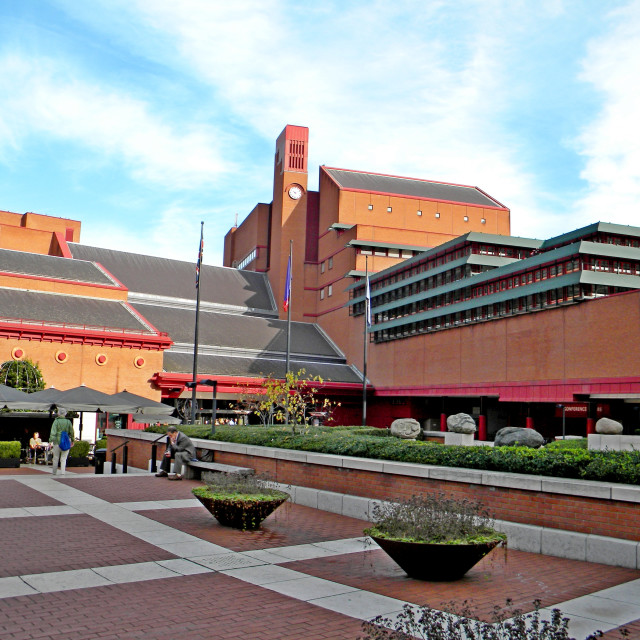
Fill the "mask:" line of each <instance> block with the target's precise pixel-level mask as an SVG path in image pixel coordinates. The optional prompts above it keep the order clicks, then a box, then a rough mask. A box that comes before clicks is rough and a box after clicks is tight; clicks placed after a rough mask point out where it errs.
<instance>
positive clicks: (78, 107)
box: [0, 54, 230, 188]
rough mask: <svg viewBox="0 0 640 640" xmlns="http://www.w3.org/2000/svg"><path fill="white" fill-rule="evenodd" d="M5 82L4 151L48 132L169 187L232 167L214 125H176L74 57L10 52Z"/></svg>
mask: <svg viewBox="0 0 640 640" xmlns="http://www.w3.org/2000/svg"><path fill="white" fill-rule="evenodd" d="M0 84H2V86H3V89H4V98H3V100H2V102H1V103H0V149H3V148H4V149H3V153H4V155H5V157H6V149H7V148H11V149H12V150H14V151H15V150H18V149H19V148H20V145H21V144H22V142H24V141H26V140H28V139H30V138H32V137H33V136H38V137H39V138H40V139H42V136H46V138H48V139H56V140H62V141H65V142H73V143H76V144H79V145H81V146H83V147H85V148H88V149H91V150H93V151H94V152H95V154H96V156H95V159H94V161H99V162H104V161H105V160H109V159H115V160H117V161H118V162H122V163H124V165H125V167H126V168H127V169H128V170H129V172H130V173H131V174H132V176H133V177H134V178H136V179H138V180H141V181H144V182H150V183H154V184H161V185H165V186H167V187H170V188H193V187H198V186H202V185H205V184H210V183H212V182H214V181H216V180H218V179H219V177H220V175H221V174H222V173H223V172H225V171H228V170H229V168H230V167H229V163H228V162H227V163H224V162H223V161H222V159H221V153H220V147H221V146H222V144H223V139H222V136H221V135H220V134H219V133H218V132H216V130H215V129H214V128H213V127H212V126H210V125H195V126H185V127H176V126H175V125H173V124H170V123H168V122H166V121H165V120H164V119H162V118H161V117H159V116H158V115H157V114H156V113H154V110H153V109H152V108H151V106H150V105H148V104H146V103H145V102H143V101H142V100H139V99H137V98H135V97H133V96H131V95H127V94H123V93H121V92H118V91H116V90H114V89H111V88H109V87H105V86H100V85H99V84H98V83H92V82H83V81H82V80H80V79H78V78H77V77H75V76H74V75H73V69H72V67H71V65H70V63H69V62H68V61H65V62H57V61H55V60H51V59H44V58H39V59H37V58H30V59H27V58H24V57H21V56H20V55H17V54H16V55H14V54H9V55H5V56H4V58H2V59H0Z"/></svg>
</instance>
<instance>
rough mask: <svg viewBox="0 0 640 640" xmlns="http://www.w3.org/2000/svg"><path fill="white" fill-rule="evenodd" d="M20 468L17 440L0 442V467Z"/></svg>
mask: <svg viewBox="0 0 640 640" xmlns="http://www.w3.org/2000/svg"><path fill="white" fill-rule="evenodd" d="M19 466H20V443H19V442H18V441H17V440H11V441H4V442H0V467H4V468H7V467H19Z"/></svg>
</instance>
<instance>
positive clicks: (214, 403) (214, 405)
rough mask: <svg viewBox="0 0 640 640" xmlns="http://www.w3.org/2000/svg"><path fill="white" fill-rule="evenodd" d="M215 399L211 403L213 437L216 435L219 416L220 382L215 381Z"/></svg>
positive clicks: (213, 387) (213, 386)
mask: <svg viewBox="0 0 640 640" xmlns="http://www.w3.org/2000/svg"><path fill="white" fill-rule="evenodd" d="M212 389H213V398H212V403H211V435H212V436H215V435H216V415H217V414H218V381H217V380H214V381H213V385H212Z"/></svg>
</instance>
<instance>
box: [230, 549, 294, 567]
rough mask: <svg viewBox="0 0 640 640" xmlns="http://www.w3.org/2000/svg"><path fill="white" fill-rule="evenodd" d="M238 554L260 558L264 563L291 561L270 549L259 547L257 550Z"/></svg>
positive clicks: (255, 558)
mask: <svg viewBox="0 0 640 640" xmlns="http://www.w3.org/2000/svg"><path fill="white" fill-rule="evenodd" d="M238 555H243V556H248V557H249V558H253V559H254V560H260V561H261V562H263V563H264V564H283V563H285V562H289V560H288V559H287V558H285V557H284V556H279V555H278V554H276V553H272V552H271V551H269V550H268V549H257V550H256V551H242V552H241V553H239V554H238Z"/></svg>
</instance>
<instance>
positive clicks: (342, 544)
mask: <svg viewBox="0 0 640 640" xmlns="http://www.w3.org/2000/svg"><path fill="white" fill-rule="evenodd" d="M314 546H316V547H320V548H322V549H328V550H329V551H334V552H335V553H336V554H341V553H359V552H361V551H372V550H376V549H379V548H380V547H378V545H377V544H376V543H375V542H374V541H373V540H372V539H371V538H367V537H362V538H343V539H342V540H328V541H327V542H316V543H314ZM272 551H276V550H275V549H272Z"/></svg>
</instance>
